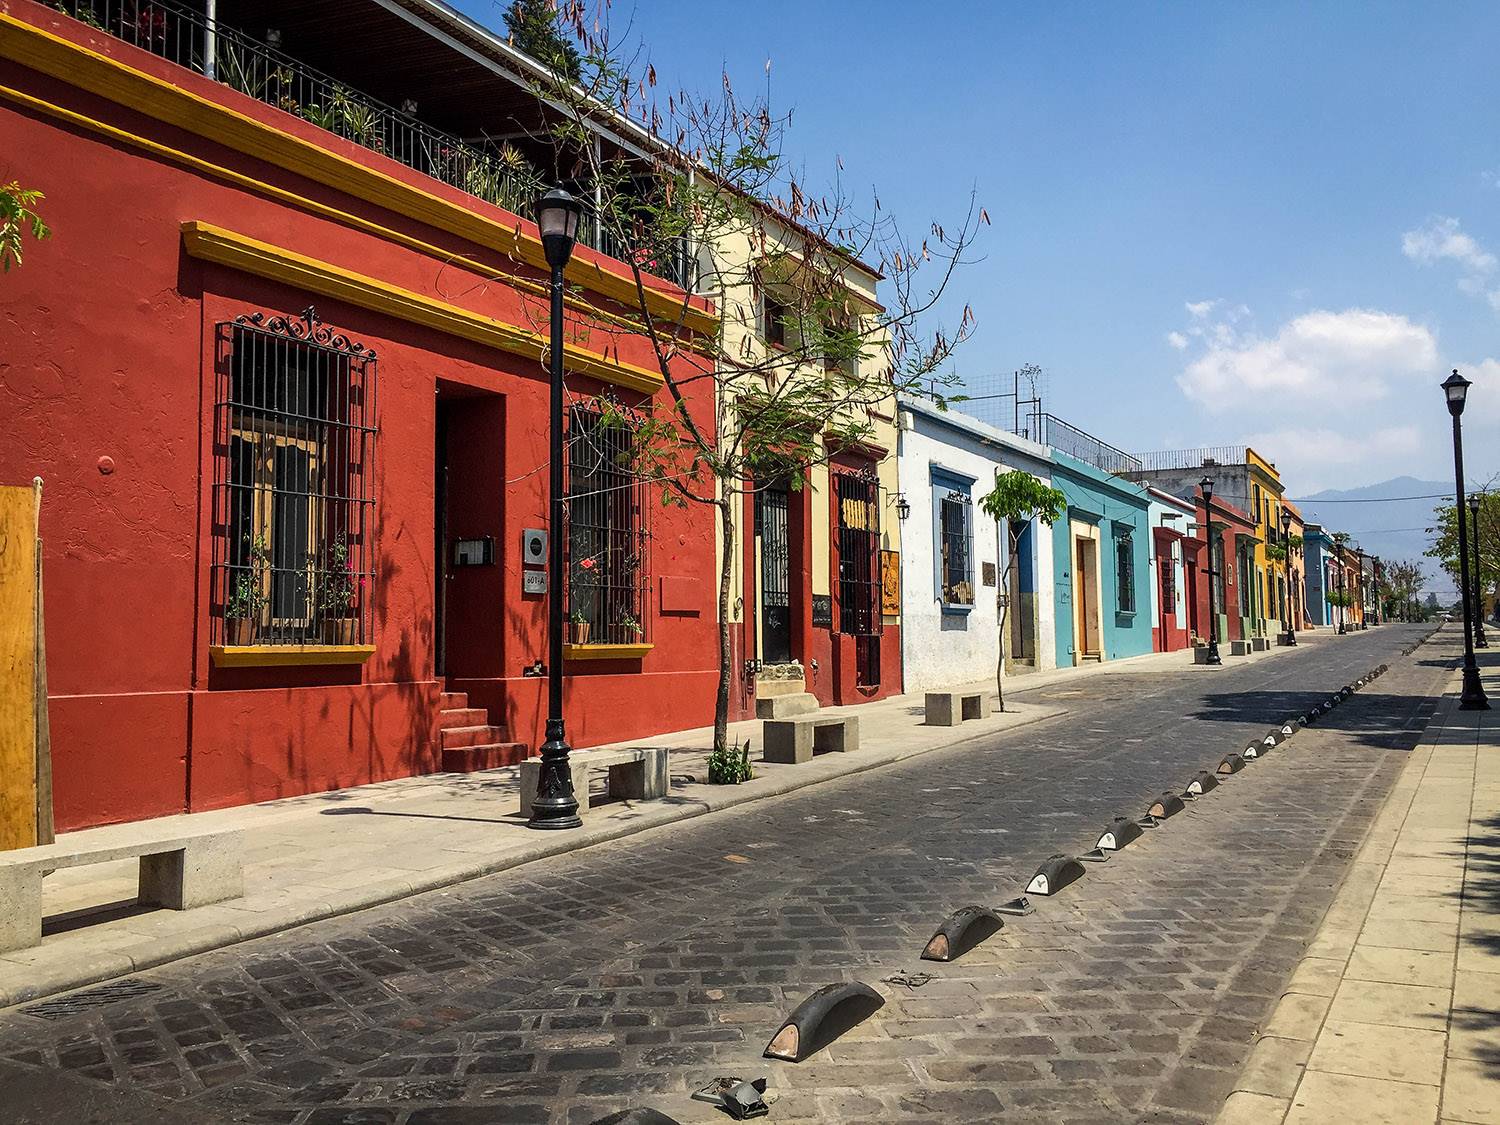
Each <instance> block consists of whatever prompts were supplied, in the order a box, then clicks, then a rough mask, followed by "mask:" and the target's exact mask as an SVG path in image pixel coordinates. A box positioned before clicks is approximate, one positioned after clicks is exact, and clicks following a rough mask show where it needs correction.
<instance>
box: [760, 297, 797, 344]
mask: <svg viewBox="0 0 1500 1125" xmlns="http://www.w3.org/2000/svg"><path fill="white" fill-rule="evenodd" d="M760 301H761V335H762V336H764V337H765V341H766V343H768V344H774V345H775V346H776V347H778V348H784V347H786V346H787V344H786V341H787V322H788V321H789V320H790V319H791V315H792V310H791V309H790V308H788V307H787V304H786V302H785V301H782V300H781V299H780V298H778V297H776V296H775V295H774V294H773V293H771V292H769V291H768V290H764V289H763V290H761V294H760Z"/></svg>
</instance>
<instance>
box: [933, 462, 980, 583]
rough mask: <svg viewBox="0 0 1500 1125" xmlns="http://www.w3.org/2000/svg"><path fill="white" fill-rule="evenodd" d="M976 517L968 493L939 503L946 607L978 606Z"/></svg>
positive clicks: (947, 497)
mask: <svg viewBox="0 0 1500 1125" xmlns="http://www.w3.org/2000/svg"><path fill="white" fill-rule="evenodd" d="M973 515H974V504H973V501H972V500H970V498H969V494H968V493H966V492H958V491H956V490H955V491H952V492H949V493H948V494H947V495H946V496H943V497H942V498H941V499H940V500H939V501H938V542H939V545H940V547H939V549H940V550H941V552H942V559H941V562H942V580H943V603H944V604H945V605H973V604H974V563H973V556H974V532H973Z"/></svg>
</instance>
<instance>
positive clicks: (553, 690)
mask: <svg viewBox="0 0 1500 1125" xmlns="http://www.w3.org/2000/svg"><path fill="white" fill-rule="evenodd" d="M582 214H583V205H582V204H581V203H579V202H578V200H576V199H574V198H573V197H572V196H571V195H569V194H568V193H567V192H565V191H563V190H562V189H561V188H553V189H552V190H551V191H549V192H547V193H546V194H545V195H543V196H542V197H541V198H540V199H538V200H537V202H536V225H537V229H538V230H539V231H540V233H541V236H542V250H543V252H544V253H545V254H546V256H547V265H549V266H550V267H552V318H551V319H552V325H551V326H552V337H551V345H550V349H549V351H548V359H549V361H550V368H551V370H550V374H551V383H552V415H551V451H550V453H549V462H548V466H547V467H548V470H549V471H548V474H547V488H548V520H547V530H548V535H547V571H548V577H547V740H546V741H545V742H543V743H542V765H541V769H540V770H539V771H538V777H537V783H536V797H535V799H534V800H533V801H532V802H531V819H530V820H529V821H527V826H528V827H530V828H547V829H557V828H581V827H583V820H582V819H581V818H580V817H579V815H578V797H577V796H576V795H575V794H574V792H573V772H572V770H571V769H570V768H569V766H568V754H569V747H568V739H567V735H566V733H565V731H564V728H563V683H562V674H563V604H562V597H563V532H564V527H563V523H564V519H563V268H564V267H565V266H567V264H568V259H569V258H570V257H572V256H573V243H574V241H575V240H576V239H577V237H578V219H579V217H580V216H581V215H582ZM584 799H585V800H587V799H588V798H587V796H585V798H584Z"/></svg>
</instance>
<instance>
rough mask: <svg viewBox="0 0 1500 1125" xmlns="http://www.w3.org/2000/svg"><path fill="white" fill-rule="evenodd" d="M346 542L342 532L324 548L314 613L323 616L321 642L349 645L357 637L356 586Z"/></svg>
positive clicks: (354, 641) (357, 577)
mask: <svg viewBox="0 0 1500 1125" xmlns="http://www.w3.org/2000/svg"><path fill="white" fill-rule="evenodd" d="M362 582H363V579H362V578H360V576H359V575H358V574H356V573H355V572H354V563H353V562H352V561H351V560H350V558H349V544H348V542H347V541H346V540H345V539H344V537H343V536H342V535H340V536H338V537H337V538H336V539H334V541H333V543H332V544H331V545H330V546H329V548H328V565H327V567H326V568H325V569H324V571H323V573H322V574H321V575H320V576H319V578H318V598H317V608H318V613H319V614H320V615H321V616H322V619H323V643H324V644H325V645H352V644H354V643H356V641H358V639H359V616H358V614H357V613H356V612H355V611H356V610H357V609H358V606H359V587H360V585H361V584H362Z"/></svg>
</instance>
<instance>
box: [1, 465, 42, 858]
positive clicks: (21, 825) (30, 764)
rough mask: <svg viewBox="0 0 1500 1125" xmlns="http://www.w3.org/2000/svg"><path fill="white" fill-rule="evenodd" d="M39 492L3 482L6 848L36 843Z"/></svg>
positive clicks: (3, 816)
mask: <svg viewBox="0 0 1500 1125" xmlns="http://www.w3.org/2000/svg"><path fill="white" fill-rule="evenodd" d="M36 530H37V529H36V492H35V491H34V490H33V489H31V488H13V487H0V850H5V849H10V848H27V847H31V846H32V845H34V844H35V843H36V576H37V568H36Z"/></svg>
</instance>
